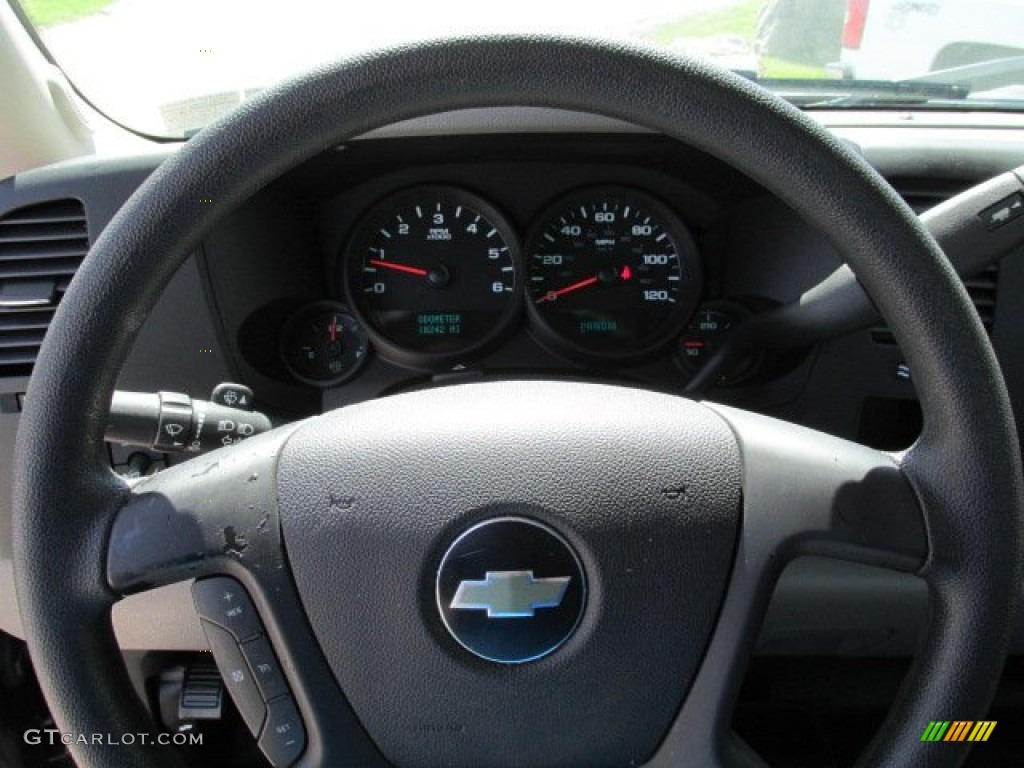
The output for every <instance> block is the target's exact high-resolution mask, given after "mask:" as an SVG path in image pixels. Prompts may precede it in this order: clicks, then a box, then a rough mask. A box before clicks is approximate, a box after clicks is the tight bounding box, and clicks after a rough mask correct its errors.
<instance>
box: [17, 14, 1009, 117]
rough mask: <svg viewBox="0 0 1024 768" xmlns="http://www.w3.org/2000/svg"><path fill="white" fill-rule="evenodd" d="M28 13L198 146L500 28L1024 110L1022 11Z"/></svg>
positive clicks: (89, 77)
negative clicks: (278, 94) (385, 65)
mask: <svg viewBox="0 0 1024 768" xmlns="http://www.w3.org/2000/svg"><path fill="white" fill-rule="evenodd" d="M15 1H16V0H12V2H15ZM21 6H22V8H23V11H24V15H25V16H26V17H27V19H28V20H29V21H30V22H31V23H32V25H33V26H34V27H35V29H36V31H37V33H38V35H39V38H40V39H41V40H42V42H43V43H44V45H45V46H46V48H48V49H49V51H50V53H51V54H52V55H53V57H54V58H55V59H56V61H57V62H58V64H59V65H60V66H61V67H62V68H63V69H64V71H65V72H66V73H67V75H68V77H69V78H70V79H71V81H72V82H73V83H74V84H75V86H76V88H77V89H78V90H79V92H80V93H81V94H82V95H84V96H85V97H86V98H87V99H89V100H90V101H91V102H92V103H93V104H94V105H95V106H97V107H98V108H99V109H100V110H102V111H104V112H105V113H106V114H107V115H109V116H110V117H112V118H113V119H115V120H117V121H119V122H121V123H122V124H124V125H126V126H129V127H131V128H132V129H133V130H136V131H139V132H142V133H146V134H150V135H153V136H162V137H183V136H188V135H189V134H191V133H193V132H195V131H196V130H198V129H200V128H202V126H203V125H205V124H206V123H207V122H209V121H210V120H213V119H215V118H216V117H218V116H219V115H221V114H223V113H224V112H226V111H228V110H230V109H231V108H233V107H234V106H236V105H237V104H239V103H240V102H241V101H242V100H243V99H245V98H246V97H247V96H250V95H252V94H253V93H254V92H256V91H258V90H259V89H260V88H263V87H266V86H267V85H270V84H272V83H275V82H277V81H279V80H281V79H283V78H286V77H288V76H290V75H293V74H295V73H297V72H299V71H301V70H303V69H307V68H310V67H313V66H315V65H316V64H318V63H321V62H324V61H329V60H332V59H336V58H339V57H344V56H349V55H351V54H354V53H358V52H361V51H366V50H370V49H374V48H379V47H381V46H385V45H393V44H396V43H400V42H406V41H412V40H420V39H424V38H437V37H443V36H453V35H460V34H471V33H489V32H546V33H561V34H577V35H578V34H583V35H591V36H601V37H605V38H616V39H626V40H633V41H639V42H646V43H651V44H656V45H662V46H666V47H668V48H670V49H672V50H676V51H683V52H687V53H690V54H696V55H699V56H704V57H708V58H711V59H714V60H716V61H717V62H719V63H720V64H722V65H723V66H726V67H728V68H730V69H734V70H738V71H741V72H743V73H745V74H746V75H747V76H749V77H756V78H758V79H759V80H760V81H762V82H764V83H765V84H766V85H768V86H769V87H773V88H775V89H776V90H779V91H780V92H782V93H783V95H784V96H787V97H788V98H791V99H792V100H793V101H794V102H796V103H798V104H800V105H801V106H805V107H811V108H813V107H822V106H827V107H829V108H840V107H858V108H864V107H886V106H889V107H891V106H896V105H900V106H906V105H909V104H912V105H917V106H921V107H925V106H932V107H939V108H943V109H979V108H989V109H991V108H999V109H1022V108H1024V0H971V1H965V0H921V1H920V2H909V1H908V0H628V2H622V3H595V2H593V0H583V1H582V2H580V1H579V0H557V1H555V2H552V0H516V2H511V3H481V2H479V0H431V2H413V1H412V0H370V2H366V3H358V4H357V3H351V2H341V1H340V0H288V2H281V1H280V0H21ZM897 81H899V82H897Z"/></svg>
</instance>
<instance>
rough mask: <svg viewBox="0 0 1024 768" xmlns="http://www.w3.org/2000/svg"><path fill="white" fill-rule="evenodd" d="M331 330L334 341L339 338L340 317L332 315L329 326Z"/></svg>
mask: <svg viewBox="0 0 1024 768" xmlns="http://www.w3.org/2000/svg"><path fill="white" fill-rule="evenodd" d="M329 330H330V332H331V341H332V342H334V341H337V340H338V318H337V317H332V318H331V324H330V326H329Z"/></svg>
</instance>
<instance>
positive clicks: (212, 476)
mask: <svg viewBox="0 0 1024 768" xmlns="http://www.w3.org/2000/svg"><path fill="white" fill-rule="evenodd" d="M291 431H292V430H291V429H287V428H286V429H278V430H274V431H273V432H268V433H266V434H265V435H260V436H258V437H255V438H250V439H249V440H247V441H245V442H244V443H239V444H237V445H234V446H231V447H228V448H223V449H221V450H218V451H216V452H214V453H212V454H210V455H208V456H203V457H200V458H195V459H193V460H192V461H188V462H185V463H183V464H178V465H176V466H173V467H171V468H169V469H167V470H164V471H163V472H160V473H158V474H156V475H153V476H151V477H148V478H146V479H144V480H143V481H141V482H140V483H138V484H137V485H135V486H134V487H133V489H132V494H131V497H130V498H129V500H128V501H127V503H126V504H125V505H124V506H123V507H122V508H121V509H120V510H119V511H118V513H117V515H116V517H115V519H114V523H113V526H112V527H111V532H110V542H109V545H108V550H107V580H108V582H109V584H110V586H111V588H112V589H114V590H115V591H116V592H119V593H121V594H127V593H131V592H138V591H141V590H145V589H151V588H154V587H159V586H163V585H166V584H172V583H175V582H179V581H184V580H186V579H190V578H199V577H202V576H208V575H211V574H216V573H225V572H237V571H238V570H248V571H252V572H257V573H258V572H259V571H261V570H263V571H267V572H272V571H273V570H275V569H279V568H280V567H281V566H282V564H283V558H284V552H283V550H282V548H281V535H280V523H279V520H278V515H277V505H276V493H275V490H274V489H275V471H276V463H277V457H278V455H279V453H280V451H281V448H282V447H283V445H284V443H285V441H286V439H287V437H288V435H289V434H290V433H291Z"/></svg>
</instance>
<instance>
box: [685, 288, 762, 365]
mask: <svg viewBox="0 0 1024 768" xmlns="http://www.w3.org/2000/svg"><path fill="white" fill-rule="evenodd" d="M749 316H750V312H749V311H748V310H747V309H745V308H744V307H742V306H740V305H739V304H733V303H732V302H726V301H716V302H713V303H710V304H704V305H703V306H701V307H700V308H699V309H698V310H697V312H696V313H694V315H693V317H692V318H690V323H689V325H687V326H686V331H685V332H684V333H683V335H682V337H680V339H679V346H678V348H677V350H676V359H677V360H678V361H679V364H680V365H681V366H682V367H683V369H684V370H686V371H688V372H689V373H696V372H697V371H698V370H700V368H701V366H703V365H704V363H706V362H707V361H708V360H710V359H711V356H712V355H713V354H714V353H715V352H716V351H717V350H718V349H719V348H720V347H721V346H722V343H723V342H724V341H725V339H726V338H727V337H728V336H729V334H730V333H732V331H733V329H734V328H735V327H736V326H738V325H739V324H740V323H741V322H743V321H744V320H746V319H747V318H748V317H749ZM760 362H761V357H760V355H756V354H755V355H750V356H748V357H745V358H743V360H741V361H740V362H739V363H738V364H737V365H736V366H735V367H734V369H733V370H732V371H730V372H729V373H728V374H727V375H725V376H723V377H722V378H721V379H720V380H719V383H720V384H735V383H737V382H739V381H741V380H743V379H745V378H748V377H749V376H750V375H751V374H752V373H753V372H754V370H755V369H756V368H757V366H758V364H759V363H760Z"/></svg>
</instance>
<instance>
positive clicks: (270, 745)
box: [260, 696, 306, 768]
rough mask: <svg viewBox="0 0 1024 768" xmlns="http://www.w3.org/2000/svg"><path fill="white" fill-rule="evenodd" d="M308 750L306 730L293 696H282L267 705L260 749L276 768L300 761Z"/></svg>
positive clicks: (285, 767) (282, 767) (283, 767)
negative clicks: (305, 750)
mask: <svg viewBox="0 0 1024 768" xmlns="http://www.w3.org/2000/svg"><path fill="white" fill-rule="evenodd" d="M305 748H306V729H305V728H304V727H303V725H302V718H301V717H299V710H298V709H297V708H296V707H295V702H294V701H292V697H291V696H282V697H281V698H279V699H274V700H273V701H271V702H270V703H268V704H267V722H266V723H265V724H264V726H263V733H262V734H261V735H260V749H262V750H263V754H264V755H266V758H267V760H269V761H270V762H271V764H272V765H274V767H275V768H287V766H289V765H291V764H292V763H294V762H295V761H296V760H298V759H299V755H301V754H302V750H304V749H305Z"/></svg>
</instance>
